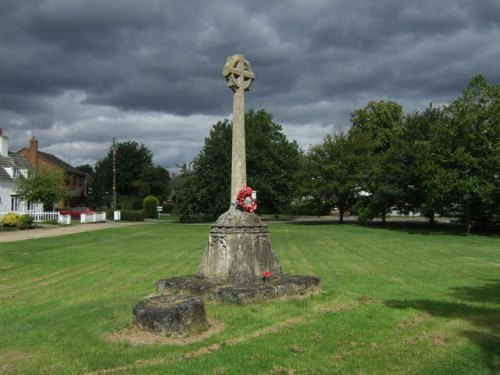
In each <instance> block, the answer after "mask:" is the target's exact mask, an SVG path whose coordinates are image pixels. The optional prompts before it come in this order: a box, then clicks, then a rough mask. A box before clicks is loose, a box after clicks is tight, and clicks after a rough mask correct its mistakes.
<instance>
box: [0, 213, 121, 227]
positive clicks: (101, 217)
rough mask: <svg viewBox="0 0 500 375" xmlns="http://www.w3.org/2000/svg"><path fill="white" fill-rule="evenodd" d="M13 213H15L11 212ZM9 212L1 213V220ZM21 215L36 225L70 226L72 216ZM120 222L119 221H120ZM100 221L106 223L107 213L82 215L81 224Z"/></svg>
mask: <svg viewBox="0 0 500 375" xmlns="http://www.w3.org/2000/svg"><path fill="white" fill-rule="evenodd" d="M9 212H13V211H9ZM9 212H0V220H2V218H3V216H4V215H6V214H8V213H9ZM17 213H18V214H21V215H25V214H27V215H30V216H31V217H32V218H33V221H34V222H35V223H43V222H48V221H55V222H57V223H59V224H63V225H68V224H71V216H69V215H61V214H60V213H59V212H58V211H52V212H41V211H25V212H17ZM118 220H119V219H118ZM100 221H106V212H99V213H95V214H82V215H81V216H80V222H81V223H82V224H85V223H97V222H100Z"/></svg>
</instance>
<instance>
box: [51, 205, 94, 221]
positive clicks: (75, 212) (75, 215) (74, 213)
mask: <svg viewBox="0 0 500 375" xmlns="http://www.w3.org/2000/svg"><path fill="white" fill-rule="evenodd" d="M59 213H60V214H61V215H71V218H72V219H80V216H82V214H85V215H90V214H95V211H92V210H91V209H90V208H88V207H73V208H70V209H69V210H61V211H59Z"/></svg>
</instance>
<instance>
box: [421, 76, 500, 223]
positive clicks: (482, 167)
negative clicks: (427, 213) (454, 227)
mask: <svg viewBox="0 0 500 375" xmlns="http://www.w3.org/2000/svg"><path fill="white" fill-rule="evenodd" d="M422 148H423V152H425V153H427V154H428V156H429V157H428V159H427V161H426V163H425V172H426V173H427V175H429V176H432V178H428V179H427V180H426V181H425V185H426V187H427V189H428V199H427V202H428V204H429V206H431V208H432V209H434V210H435V211H436V212H439V213H441V214H444V215H450V216H453V217H456V218H458V219H460V220H462V221H463V222H464V223H465V224H467V230H468V231H470V229H471V225H472V223H479V224H486V223H488V222H494V221H496V220H498V219H499V218H500V199H499V198H500V196H499V195H500V194H499V191H498V190H499V185H498V175H499V171H500V85H495V86H490V85H488V83H487V81H486V78H485V77H484V76H481V75H476V76H473V77H472V78H471V79H470V81H469V85H468V86H467V87H466V88H465V89H464V91H463V95H462V96H461V97H459V98H457V99H456V100H455V101H454V102H453V103H452V104H451V105H449V106H447V107H445V121H440V122H438V123H436V126H433V127H432V129H431V138H430V141H429V142H427V143H425V144H424V145H422Z"/></svg>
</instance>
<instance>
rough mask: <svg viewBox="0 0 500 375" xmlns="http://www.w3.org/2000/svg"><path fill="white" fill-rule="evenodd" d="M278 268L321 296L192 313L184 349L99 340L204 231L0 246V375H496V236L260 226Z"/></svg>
mask: <svg viewBox="0 0 500 375" xmlns="http://www.w3.org/2000/svg"><path fill="white" fill-rule="evenodd" d="M269 228H270V232H271V240H272V242H273V247H274V250H275V251H276V253H277V255H278V258H279V260H280V262H281V265H282V267H283V270H284V272H286V273H291V274H302V275H317V276H320V277H322V278H323V284H324V286H323V293H321V294H319V295H315V296H311V297H307V298H303V299H298V300H289V301H270V302H265V303H261V304H256V305H251V306H238V305H222V304H214V303H208V304H206V311H207V315H208V316H209V317H211V318H214V319H217V320H218V321H220V322H223V323H224V329H223V330H222V331H220V332H219V333H216V334H214V335H213V336H211V337H209V338H207V339H205V340H203V341H200V342H195V343H190V344H185V345H160V344H154V345H146V346H144V345H143V346H133V345H130V344H128V343H124V342H114V343H113V342H108V341H106V340H105V339H104V336H105V335H106V334H107V333H110V332H117V331H119V330H122V329H124V328H126V327H128V326H129V325H130V322H131V319H132V307H133V306H134V305H135V304H136V303H137V302H138V301H139V300H140V299H142V298H144V297H146V296H147V295H149V294H151V293H152V292H154V284H155V282H156V280H158V279H161V278H166V277H172V276H177V275H187V274H193V273H195V272H196V268H197V266H198V264H199V262H200V261H201V256H202V253H203V250H204V247H205V244H206V241H207V239H208V230H209V225H181V224H175V223H169V222H163V223H158V224H147V225H145V224H142V225H132V226H129V227H121V228H113V229H109V230H100V231H95V232H86V233H80V234H75V235H68V236H61V237H53V238H46V239H38V240H29V241H22V242H12V243H3V244H0V374H72V373H76V374H114V373H127V374H366V375H372V374H467V375H469V374H485V375H486V374H497V373H500V237H498V236H491V235H490V236H481V235H471V236H465V235H463V234H462V233H458V232H450V231H445V230H441V229H436V230H432V231H430V230H427V228H426V229H425V230H422V229H421V228H418V227H415V226H414V227H405V226H387V227H382V226H368V227H366V226H358V225H355V224H344V225H338V224H325V225H306V224H292V223H282V224H280V223H272V224H269Z"/></svg>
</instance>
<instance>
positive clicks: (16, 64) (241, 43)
mask: <svg viewBox="0 0 500 375" xmlns="http://www.w3.org/2000/svg"><path fill="white" fill-rule="evenodd" d="M498 40H500V3H499V2H498V1H497V0H495V1H494V0H491V1H488V0H484V1H474V0H469V1H465V0H442V1H435V0H423V1H401V0H378V1H369V0H364V1H349V2H347V1H340V0H339V1H331V0H324V1H320V0H317V1H315V0H312V1H299V0H294V1H293V0H287V1H284V0H282V1H263V0H262V1H223V0H213V1H201V0H198V1H185V0H174V1H172V0H170V1H161V0H142V1H132V0H108V1H102V0H86V1H76V0H74V1H71V0H36V1H35V0H33V1H29V0H26V1H8V0H0V97H1V98H2V101H1V102H0V121H1V122H2V125H1V126H3V127H4V128H5V127H9V126H10V125H12V129H9V134H10V138H11V140H12V139H14V140H15V139H16V138H17V137H18V135H20V134H21V133H16V132H21V131H23V132H25V131H26V130H27V129H28V128H30V129H32V130H33V129H35V130H36V129H39V130H40V129H47V132H46V133H43V136H44V139H43V140H42V139H40V143H41V144H42V146H43V145H45V147H51V149H52V150H57V149H58V147H62V146H61V142H62V141H61V135H58V136H56V134H53V132H52V133H51V132H50V130H52V131H53V130H54V129H55V128H56V127H57V126H59V127H61V126H62V127H63V128H64V129H69V130H71V129H80V127H82V126H85V128H86V129H92V131H83V130H78V131H75V130H73V133H71V132H69V133H68V134H74V135H73V137H74V138H73V139H69V138H68V139H67V142H69V141H71V142H77V141H80V142H83V141H85V142H94V143H99V142H103V141H102V140H103V139H104V138H105V137H107V138H109V135H110V134H114V135H117V136H119V137H121V138H122V139H123V140H126V139H127V137H132V136H134V135H135V136H136V137H138V139H137V141H138V142H140V143H144V144H145V145H146V146H149V145H148V143H147V142H152V143H154V144H156V143H157V140H158V139H161V138H162V137H168V146H167V144H166V143H164V145H163V146H160V145H157V146H155V147H157V148H155V149H153V152H154V154H155V156H157V155H160V154H161V155H166V151H165V150H166V148H168V149H169V150H170V151H169V154H170V155H174V154H175V155H177V156H175V158H174V157H173V156H172V158H174V159H175V160H174V159H170V160H167V159H165V158H166V157H167V156H164V157H162V158H161V159H160V160H159V162H161V163H162V164H165V165H166V164H175V163H177V162H181V161H189V160H191V159H192V157H193V156H195V154H196V153H197V151H198V150H199V148H200V147H201V142H202V141H203V139H204V137H206V136H207V135H208V131H209V129H210V126H211V125H212V124H213V121H215V120H217V119H222V118H224V117H226V116H228V114H229V113H230V111H231V108H232V105H231V93H230V91H229V90H228V89H227V87H226V86H225V84H224V79H223V77H222V76H221V69H222V66H223V64H224V63H225V61H226V58H227V56H229V55H232V54H234V53H244V54H245V55H246V57H247V58H248V59H249V60H250V61H251V63H252V67H253V69H254V71H255V73H256V76H257V79H256V81H255V82H254V85H253V86H252V90H251V91H250V92H249V94H248V95H247V98H246V104H247V107H248V108H250V107H253V108H265V109H266V110H268V111H269V112H271V113H272V114H273V115H274V117H275V121H276V122H278V123H282V124H284V125H285V130H286V132H287V134H288V135H289V137H292V138H293V137H297V138H298V139H297V140H298V141H299V143H300V144H302V145H307V144H309V143H311V142H320V141H321V139H322V138H323V136H324V135H325V133H326V132H329V131H332V130H334V129H337V130H338V129H345V128H346V127H348V125H349V114H350V112H351V111H353V110H354V109H356V108H359V107H363V106H365V105H366V104H367V102H368V101H369V100H386V99H391V100H395V101H398V102H400V103H401V104H403V105H404V108H405V110H406V111H407V112H410V111H413V110H415V109H422V108H423V107H424V106H426V105H427V104H428V103H429V102H434V103H436V104H438V105H440V104H444V103H448V102H450V101H451V100H453V99H454V98H456V97H457V96H459V95H460V93H461V90H462V89H463V87H465V86H466V84H467V80H468V79H469V78H470V77H471V76H472V75H473V74H475V73H482V74H484V75H485V76H486V77H487V78H488V80H489V82H490V83H494V84H498V83H499V82H500V70H499V69H498V68H497V65H498V61H500V43H498ZM6 111H11V112H6ZM9 113H10V115H9ZM13 113H14V115H13ZM15 113H20V114H22V115H21V116H25V117H24V120H22V119H20V118H17V120H16V119H15V118H14V117H13V116H16V115H15ZM140 114H143V116H144V117H145V118H147V119H148V121H147V122H145V123H143V126H148V127H149V128H150V129H151V130H152V131H153V130H154V131H155V132H156V136H154V135H150V136H148V137H144V138H141V137H142V134H143V133H139V134H138V132H136V131H134V130H135V128H134V125H133V123H134V121H135V122H136V123H137V122H138V121H139V119H140ZM163 114H169V115H173V116H174V117H168V118H164V117H162V115H163ZM175 116H177V117H175ZM195 116H201V117H195ZM103 117H105V118H106V119H107V121H104V122H100V119H101V118H103ZM131 119H133V121H131ZM201 119H203V120H201ZM184 120H186V121H184ZM23 121H24V125H23ZM161 121H164V123H163V126H161ZM194 121H212V122H210V123H206V124H203V126H201V127H200V126H198V127H197V126H195V125H194ZM139 122H140V121H139ZM177 123H183V124H184V125H185V126H190V127H192V129H193V132H195V133H196V132H201V133H203V134H188V133H185V132H181V131H179V130H178V129H177V128H178V127H177V125H176V124H177ZM93 124H99V125H100V126H96V127H94V126H93ZM119 124H122V125H119ZM146 124H147V125H146ZM188 124H189V125H188ZM176 129H177V130H176ZM304 129H307V133H305V132H304ZM13 135H14V136H13ZM68 137H70V136H69V135H68ZM39 138H40V137H39ZM153 140H155V142H153ZM176 140H177V141H178V144H177V145H176V142H175V141H176ZM165 142H166V141H165ZM22 143H25V141H24V140H23V142H22ZM187 144H189V145H190V146H189V147H187V146H186V145H187ZM102 147H104V146H102ZM106 147H107V146H106ZM150 147H152V146H150ZM188 149H189V152H187V151H186V150H188ZM78 150H79V151H78V152H79V153H80V156H81V159H82V160H83V159H85V160H87V159H88V160H91V158H89V157H87V156H85V155H84V154H85V148H79V149H78Z"/></svg>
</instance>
